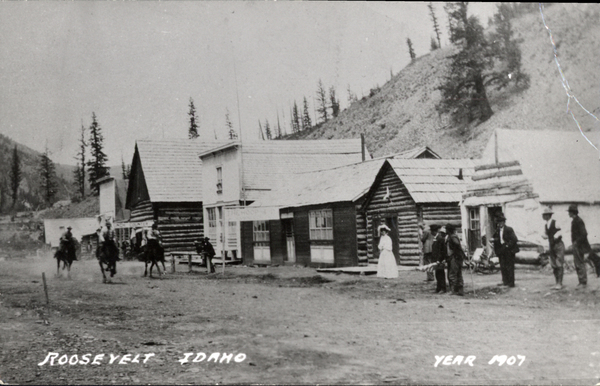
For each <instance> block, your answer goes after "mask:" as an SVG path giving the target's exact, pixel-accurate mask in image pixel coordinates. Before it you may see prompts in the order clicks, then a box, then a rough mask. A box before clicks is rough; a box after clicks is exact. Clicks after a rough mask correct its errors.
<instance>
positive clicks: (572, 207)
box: [568, 204, 579, 214]
mask: <svg viewBox="0 0 600 386" xmlns="http://www.w3.org/2000/svg"><path fill="white" fill-rule="evenodd" d="M568 211H569V213H575V214H578V213H579V209H577V205H575V204H571V205H569V209H568Z"/></svg>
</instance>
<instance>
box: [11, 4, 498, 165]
mask: <svg viewBox="0 0 600 386" xmlns="http://www.w3.org/2000/svg"><path fill="white" fill-rule="evenodd" d="M427 4H428V3H424V2H423V3H416V2H415V3H402V2H391V3H384V2H308V1H306V2H304V1H293V2H291V1H290V2H273V1H266V2H262V1H261V2H258V1H256V2H254V1H252V2H251V1H170V2H158V1H145V2H137V1H135V2H133V1H124V2H116V1H102V2H101V1H76V2H49V1H40V2H0V133H2V134H4V135H7V136H9V137H10V138H12V139H14V140H16V141H17V142H19V143H21V144H23V145H26V146H29V147H31V148H33V149H35V150H38V151H44V149H45V147H46V146H47V148H48V150H49V152H50V155H51V158H52V159H53V160H54V161H55V162H58V163H63V164H72V165H73V164H75V160H74V157H75V155H76V153H77V141H78V139H79V137H80V135H81V134H80V133H81V127H82V126H84V127H86V128H87V127H89V125H90V123H91V117H92V112H94V113H95V114H96V117H97V119H98V123H99V124H100V127H101V129H102V132H103V135H104V146H105V152H106V153H107V155H108V159H109V160H108V163H109V165H120V164H121V160H122V159H123V160H124V161H125V163H130V162H131V159H132V157H133V151H134V146H135V141H136V139H144V138H153V139H161V138H165V139H168V138H186V137H187V132H188V127H189V122H188V119H189V117H188V111H189V101H190V98H192V99H193V101H194V105H195V107H196V110H197V115H198V117H199V125H200V127H199V132H200V135H201V137H200V138H201V140H214V139H215V136H216V137H217V138H218V139H219V140H224V139H226V138H227V129H226V125H225V115H226V112H227V111H229V114H230V119H231V121H232V122H233V125H234V129H235V130H236V131H237V132H238V133H240V126H241V136H242V139H243V140H244V141H255V140H258V138H259V131H258V122H259V120H260V122H261V123H262V124H263V125H264V123H265V120H268V121H269V124H270V125H271V126H273V125H276V123H277V119H278V118H279V120H280V122H281V125H282V127H283V128H284V130H287V132H289V131H290V129H289V127H290V124H289V121H290V109H291V107H292V106H293V103H294V101H296V102H297V103H298V106H299V107H300V108H301V105H302V100H303V98H304V97H306V98H307V100H308V103H309V106H310V110H311V113H312V114H314V103H313V101H314V98H315V94H316V90H317V83H318V81H319V80H321V81H322V82H323V84H324V86H325V87H326V88H329V87H331V86H333V87H334V88H335V90H336V93H337V96H338V98H339V99H340V102H341V107H342V108H345V107H346V105H347V102H346V101H347V96H348V92H347V90H348V88H350V89H351V90H352V92H353V93H355V94H357V95H358V97H359V98H360V97H362V96H363V95H368V93H369V90H370V89H371V88H373V87H375V86H377V85H383V84H384V83H385V82H386V81H388V80H389V79H390V76H391V74H392V73H393V74H396V73H397V72H399V71H400V70H401V69H402V68H403V67H405V66H406V65H407V64H408V63H409V62H410V57H409V54H408V49H407V45H406V39H407V38H410V39H411V41H412V42H413V46H414V50H415V53H416V55H417V56H421V55H424V54H427V53H428V52H429V50H430V40H431V37H432V36H434V32H433V23H432V22H431V19H430V17H429V10H428V8H427ZM433 4H434V8H435V13H436V16H437V18H438V22H439V23H440V26H441V29H442V37H441V38H442V46H445V45H447V44H448V32H447V16H446V14H445V12H444V10H443V4H442V3H433ZM495 8H496V6H495V4H493V3H472V4H470V6H469V11H470V13H472V14H475V15H477V16H479V18H480V20H481V21H482V22H483V24H484V25H485V24H486V23H487V20H488V18H489V17H491V16H492V14H493V13H494V11H495ZM313 122H314V115H313Z"/></svg>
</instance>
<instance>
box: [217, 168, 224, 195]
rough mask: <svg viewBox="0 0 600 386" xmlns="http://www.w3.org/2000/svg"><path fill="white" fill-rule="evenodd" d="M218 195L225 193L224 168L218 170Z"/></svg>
mask: <svg viewBox="0 0 600 386" xmlns="http://www.w3.org/2000/svg"><path fill="white" fill-rule="evenodd" d="M217 193H223V168H222V167H220V166H219V167H218V168H217Z"/></svg>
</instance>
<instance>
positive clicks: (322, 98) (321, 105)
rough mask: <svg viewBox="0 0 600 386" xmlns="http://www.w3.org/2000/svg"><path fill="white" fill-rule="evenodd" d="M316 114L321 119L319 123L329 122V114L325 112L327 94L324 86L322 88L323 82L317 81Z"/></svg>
mask: <svg viewBox="0 0 600 386" xmlns="http://www.w3.org/2000/svg"><path fill="white" fill-rule="evenodd" d="M317 103H318V107H317V112H318V113H319V115H320V117H321V122H327V121H328V120H329V114H328V112H327V92H326V91H325V86H323V82H322V81H321V79H319V83H318V84H317Z"/></svg>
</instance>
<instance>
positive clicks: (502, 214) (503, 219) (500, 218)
mask: <svg viewBox="0 0 600 386" xmlns="http://www.w3.org/2000/svg"><path fill="white" fill-rule="evenodd" d="M496 220H497V221H506V217H504V213H498V214H497V215H496Z"/></svg>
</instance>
